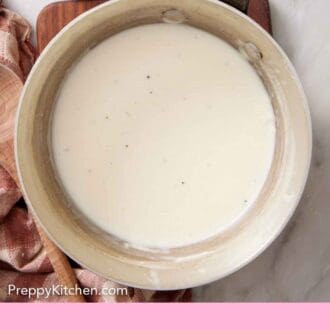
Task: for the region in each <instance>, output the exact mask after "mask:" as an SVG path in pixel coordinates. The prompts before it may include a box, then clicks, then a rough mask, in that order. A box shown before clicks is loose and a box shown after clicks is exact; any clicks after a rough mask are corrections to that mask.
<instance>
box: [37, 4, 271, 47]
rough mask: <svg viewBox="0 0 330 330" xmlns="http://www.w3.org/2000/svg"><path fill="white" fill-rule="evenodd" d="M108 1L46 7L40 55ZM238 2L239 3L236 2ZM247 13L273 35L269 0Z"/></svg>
mask: <svg viewBox="0 0 330 330" xmlns="http://www.w3.org/2000/svg"><path fill="white" fill-rule="evenodd" d="M106 1H107V0H79V1H74V0H70V1H60V2H54V3H51V4H50V5H48V6H47V7H45V8H44V9H43V10H42V11H41V12H40V14H39V16H38V19H37V26H36V29H37V48H38V51H39V53H40V52H41V51H42V50H43V49H44V48H45V47H46V45H47V44H48V43H49V41H50V40H51V39H52V38H54V36H55V35H56V34H57V33H58V32H59V31H60V30H61V29H62V28H63V27H64V26H65V25H67V24H68V23H69V22H71V21H72V20H73V19H74V18H76V17H77V16H79V15H80V14H82V13H84V12H85V11H87V10H89V9H91V8H94V7H96V6H97V5H99V4H101V3H104V2H106ZM227 1H228V0H227ZM225 2H226V1H225ZM228 2H230V1H228ZM236 2H238V1H237V0H236ZM246 13H247V14H248V15H249V16H250V17H251V18H252V19H254V20H255V21H256V22H257V23H259V24H260V25H261V26H262V27H263V28H264V29H265V30H267V31H268V32H269V33H271V19H270V11H269V4H268V0H250V1H249V4H248V7H247V10H246Z"/></svg>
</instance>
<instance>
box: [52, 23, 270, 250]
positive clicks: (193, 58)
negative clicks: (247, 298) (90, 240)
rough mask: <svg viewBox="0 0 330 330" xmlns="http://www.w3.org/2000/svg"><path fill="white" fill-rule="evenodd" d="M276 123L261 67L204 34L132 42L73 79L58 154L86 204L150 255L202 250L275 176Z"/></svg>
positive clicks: (59, 123)
mask: <svg viewBox="0 0 330 330" xmlns="http://www.w3.org/2000/svg"><path fill="white" fill-rule="evenodd" d="M274 145H275V124H274V115H273V110H272V106H271V102H270V99H269V97H268V94H267V92H266V90H265V88H264V86H263V84H262V82H261V80H260V78H259V77H258V76H257V74H256V73H255V71H254V69H253V68H252V66H251V65H250V64H249V63H248V62H247V61H246V60H245V59H244V58H243V57H242V56H241V55H240V54H239V53H238V52H237V51H236V50H235V49H234V48H232V47H231V46H229V45H228V44H227V43H225V42H223V41H222V40H220V39H219V38H217V37H215V36H213V35H211V34H209V33H206V32H203V31H201V30H198V29H195V28H192V27H189V26H186V25H182V24H181V25H172V24H153V25H145V26H140V27H136V28H132V29H129V30H127V31H125V32H121V33H119V34H117V35H115V36H113V37H111V38H109V39H107V40H105V41H104V42H102V43H101V44H100V45H98V46H97V47H95V48H93V49H91V50H90V51H89V52H88V53H87V54H85V55H84V56H83V57H82V58H81V60H80V61H78V63H76V65H75V66H74V67H73V68H72V69H71V70H70V71H69V72H68V74H67V77H66V79H65V81H64V83H63V86H62V88H61V91H60V93H59V95H58V100H57V103H56V105H55V111H54V118H53V126H52V146H53V154H54V155H53V156H54V162H55V166H56V168H57V172H58V176H59V179H60V180H61V182H62V184H63V186H64V188H65V190H66V191H67V193H68V195H69V196H70V198H71V200H72V201H73V202H74V204H75V205H76V206H77V207H78V208H79V209H80V210H81V212H83V213H84V214H85V215H86V216H87V217H88V218H89V219H90V221H92V222H94V223H95V224H97V225H98V226H99V227H101V228H102V229H104V230H106V231H107V232H109V233H111V234H113V235H116V236H117V237H119V238H121V239H123V240H126V241H127V242H129V243H132V244H135V245H137V246H142V247H159V248H170V247H175V246H182V245H186V244H191V243H195V242H198V241H201V240H203V239H207V238H208V237H210V236H212V235H214V234H216V233H218V232H220V231H224V230H226V229H228V227H230V226H232V225H233V224H234V223H235V222H237V221H238V220H239V217H240V216H241V215H242V213H244V212H245V211H246V209H247V208H248V207H249V206H250V205H251V204H252V203H253V201H254V200H255V199H256V197H257V195H258V193H259V192H260V190H261V188H262V186H263V184H264V182H265V179H266V177H267V174H268V171H269V168H270V166H271V162H272V157H273V152H274Z"/></svg>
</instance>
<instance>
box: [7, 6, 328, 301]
mask: <svg viewBox="0 0 330 330" xmlns="http://www.w3.org/2000/svg"><path fill="white" fill-rule="evenodd" d="M49 2H51V1H49V0H7V1H4V3H5V5H7V6H8V7H10V8H12V9H14V10H16V11H17V12H19V13H21V14H22V15H24V16H25V17H26V18H27V19H28V20H29V21H30V22H31V23H32V24H34V23H35V20H36V17H37V14H38V12H39V11H40V10H41V8H42V7H44V6H45V5H46V4H47V3H49ZM270 3H271V9H272V19H273V28H274V36H275V39H276V40H277V41H278V42H279V44H280V45H281V46H282V47H283V48H284V50H285V51H286V52H287V54H288V55H289V57H290V59H291V60H292V62H293V63H294V65H295V67H296V69H297V71H298V74H299V76H300V78H301V80H302V83H303V85H304V88H305V91H306V94H307V97H308V99H309V103H310V108H311V113H312V120H313V132H314V154H313V162H312V167H311V173H310V176H309V180H308V183H307V187H306V190H305V193H304V196H303V199H302V201H301V203H300V205H299V207H298V209H297V211H296V213H295V215H294V217H293V218H292V220H291V222H290V223H289V225H288V226H287V228H286V229H285V231H284V232H283V234H282V235H281V236H280V237H279V238H278V239H277V240H276V241H275V242H274V243H273V244H272V246H271V247H270V248H268V249H267V250H266V251H265V252H264V253H263V254H262V255H261V256H260V257H259V258H257V259H256V260H255V261H253V262H252V263H250V264H249V265H248V266H246V267H244V268H243V269H241V270H240V271H238V272H236V273H235V274H233V275H231V276H228V277H227V278H225V279H222V280H220V281H217V282H215V283H212V284H210V285H207V286H203V287H200V288H196V289H194V300H195V301H330V163H329V160H330V92H329V81H328V80H329V79H330V34H329V33H330V19H329V12H330V1H328V0H270Z"/></svg>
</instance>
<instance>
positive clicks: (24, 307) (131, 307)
mask: <svg viewBox="0 0 330 330" xmlns="http://www.w3.org/2000/svg"><path fill="white" fill-rule="evenodd" d="M329 312H330V304H329V303H327V304H320V303H315V304H305V303H302V304H269V303H267V304H261V303H258V304H227V303H225V304H219V303H216V304H210V303H204V304H201V303H191V304H68V303H67V304H51V303H44V304H11V303H3V304H0V315H1V316H0V317H1V328H2V329H6V328H5V326H6V325H7V326H8V329H30V328H33V329H38V328H42V329H47V330H48V329H56V330H59V329H77V328H78V327H81V328H80V329H86V328H88V329H91V330H96V329H98V328H102V329H103V328H106V329H115V330H117V329H119V330H121V329H125V328H131V329H136V328H141V329H144V330H146V329H152V330H162V329H189V330H190V329H201V330H204V329H205V330H209V329H253V330H259V329H260V330H261V329H262V330H265V329H266V330H273V329H274V330H275V329H276V330H284V329H290V330H295V329H309V330H310V329H317V330H320V329H329V323H330V321H329V315H330V313H329Z"/></svg>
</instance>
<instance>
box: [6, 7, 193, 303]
mask: <svg viewBox="0 0 330 330" xmlns="http://www.w3.org/2000/svg"><path fill="white" fill-rule="evenodd" d="M30 32H31V28H30V25H29V24H28V22H27V21H26V20H25V19H24V18H22V17H21V16H19V15H17V14H15V13H13V12H12V11H10V10H8V9H5V8H4V7H2V6H1V1H0V146H1V142H3V139H4V138H6V136H8V128H9V127H12V120H13V118H14V115H15V111H16V106H17V101H16V100H17V99H18V96H19V95H18V94H19V92H20V88H12V84H13V83H14V84H16V85H17V86H20V87H21V85H22V82H23V81H24V79H25V78H26V76H27V74H28V72H29V70H30V69H31V67H32V65H33V63H34V51H33V47H32V46H31V43H30V42H29V37H30ZM13 77H14V78H13ZM10 134H13V132H10ZM0 155H1V157H0V301H33V302H36V301H47V302H51V301H52V302H55V301H56V302H63V301H66V300H67V299H68V298H67V296H65V295H64V294H62V293H60V294H59V293H58V292H57V290H56V286H57V285H58V284H59V283H58V280H57V276H56V273H54V272H53V269H52V266H51V264H50V262H49V260H48V257H47V255H46V252H45V249H44V247H43V245H42V243H41V240H40V237H39V234H38V232H37V229H36V226H35V223H34V221H33V220H32V218H31V217H30V216H29V213H28V211H27V209H26V207H25V204H24V201H23V200H22V195H21V192H20V190H19V189H18V187H17V185H16V183H15V182H14V180H13V179H12V178H11V176H10V175H9V174H8V172H7V171H6V170H5V169H4V167H3V166H2V164H1V159H3V156H6V155H4V154H3V150H1V149H0ZM75 272H76V275H77V279H78V281H79V284H80V287H81V288H94V289H95V290H96V292H95V291H94V292H92V293H91V294H87V295H85V298H86V301H94V302H106V301H112V302H143V301H189V300H190V295H191V291H190V290H178V291H166V292H164V291H161V292H156V291H148V290H140V289H134V288H127V287H123V286H120V285H118V284H117V283H114V282H112V281H110V280H107V279H104V278H101V277H100V276H97V275H95V274H93V273H92V272H90V271H88V270H85V269H81V268H79V267H78V266H76V269H75ZM9 286H15V288H28V289H29V290H31V289H37V288H44V289H45V288H53V289H54V288H55V289H54V290H53V291H52V294H51V295H50V296H49V297H48V296H47V294H43V295H39V296H38V295H33V294H31V295H30V296H27V295H26V294H24V292H23V291H19V292H17V291H16V290H15V291H14V292H10V290H9ZM104 288H108V289H109V288H114V289H116V288H123V289H125V290H121V291H120V290H118V292H119V293H120V294H119V293H117V294H115V295H113V292H114V291H111V290H108V291H102V289H104ZM30 292H31V293H34V292H35V291H30ZM104 292H106V293H107V294H105V293H104ZM108 292H110V293H111V292H112V294H108ZM115 292H117V291H115Z"/></svg>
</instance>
